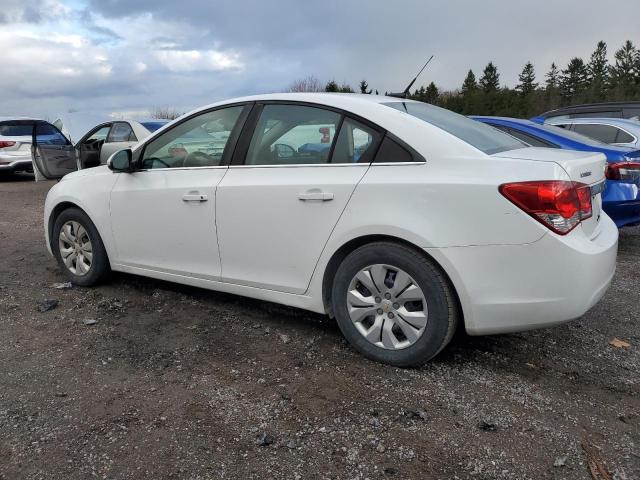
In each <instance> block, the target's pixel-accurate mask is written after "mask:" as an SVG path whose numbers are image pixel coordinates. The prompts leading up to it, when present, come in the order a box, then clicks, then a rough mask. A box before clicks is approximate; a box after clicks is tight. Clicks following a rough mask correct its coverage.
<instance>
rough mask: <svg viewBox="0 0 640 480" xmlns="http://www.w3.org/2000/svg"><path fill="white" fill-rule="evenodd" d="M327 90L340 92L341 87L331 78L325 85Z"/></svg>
mask: <svg viewBox="0 0 640 480" xmlns="http://www.w3.org/2000/svg"><path fill="white" fill-rule="evenodd" d="M324 91H325V92H339V91H340V87H339V86H338V83H337V82H336V81H335V80H330V81H328V82H327V85H326V86H325V87H324Z"/></svg>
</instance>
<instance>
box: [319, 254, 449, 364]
mask: <svg viewBox="0 0 640 480" xmlns="http://www.w3.org/2000/svg"><path fill="white" fill-rule="evenodd" d="M331 304H332V307H333V312H334V315H335V316H336V320H337V322H338V326H339V327H340V330H341V331H342V333H343V334H344V336H345V337H346V339H347V340H348V341H349V343H351V345H353V347H354V348H355V349H356V350H358V351H359V352H360V353H362V354H363V355H364V356H366V357H367V358H370V359H371V360H375V361H378V362H382V363H387V364H390V365H394V366H398V367H413V366H418V365H422V364H424V363H426V362H427V361H429V360H430V359H432V358H433V357H435V356H436V355H437V354H438V353H439V352H440V351H441V350H442V349H443V348H444V347H445V346H446V345H447V344H448V343H449V342H450V340H451V338H452V337H453V334H454V333H455V330H456V326H457V323H458V320H459V308H458V303H457V300H456V297H455V294H454V292H453V289H452V287H451V286H450V285H449V281H448V279H447V278H446V276H445V275H444V273H443V272H442V271H441V270H440V269H439V268H438V266H436V265H435V264H434V262H433V261H431V260H430V259H429V258H427V257H426V256H425V255H421V254H420V253H419V252H417V251H415V250H413V249H412V248H410V247H407V246H404V245H401V244H397V243H393V242H376V243H371V244H367V245H364V246H362V247H360V248H358V249H356V250H354V251H353V252H351V253H350V254H349V255H348V256H347V257H346V258H345V259H344V260H343V261H342V263H341V264H340V266H339V267H338V270H337V272H336V275H335V277H334V281H333V286H332V294H331Z"/></svg>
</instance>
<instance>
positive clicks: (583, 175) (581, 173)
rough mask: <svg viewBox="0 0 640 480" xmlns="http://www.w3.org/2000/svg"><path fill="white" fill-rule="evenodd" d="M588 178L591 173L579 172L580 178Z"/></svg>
mask: <svg viewBox="0 0 640 480" xmlns="http://www.w3.org/2000/svg"><path fill="white" fill-rule="evenodd" d="M590 176H591V172H580V178H584V177H590Z"/></svg>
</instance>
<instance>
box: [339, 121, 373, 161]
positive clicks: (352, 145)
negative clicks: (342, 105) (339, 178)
mask: <svg viewBox="0 0 640 480" xmlns="http://www.w3.org/2000/svg"><path fill="white" fill-rule="evenodd" d="M379 137H380V134H379V133H378V132H376V131H375V130H373V129H371V128H369V127H367V126H365V125H363V124H361V123H360V122H357V121H355V120H352V119H350V118H345V119H344V122H342V127H341V128H340V133H339V134H338V139H337V140H336V146H335V148H334V150H333V157H332V158H331V163H371V161H372V160H373V155H374V154H375V150H376V148H377V146H378V142H379Z"/></svg>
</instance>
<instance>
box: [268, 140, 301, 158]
mask: <svg viewBox="0 0 640 480" xmlns="http://www.w3.org/2000/svg"><path fill="white" fill-rule="evenodd" d="M273 154H274V156H275V157H276V158H291V157H293V156H294V155H295V154H296V150H295V149H294V148H293V147H292V146H290V145H287V144H285V143H276V144H275V145H274V146H273Z"/></svg>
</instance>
